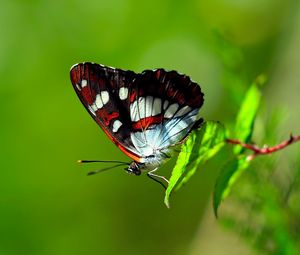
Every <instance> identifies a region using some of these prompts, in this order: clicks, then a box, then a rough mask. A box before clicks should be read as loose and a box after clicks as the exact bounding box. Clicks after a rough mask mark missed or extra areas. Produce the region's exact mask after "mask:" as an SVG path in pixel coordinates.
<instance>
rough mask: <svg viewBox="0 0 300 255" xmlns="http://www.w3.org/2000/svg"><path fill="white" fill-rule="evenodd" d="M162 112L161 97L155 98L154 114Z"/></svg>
mask: <svg viewBox="0 0 300 255" xmlns="http://www.w3.org/2000/svg"><path fill="white" fill-rule="evenodd" d="M160 113H161V99H160V98H154V102H153V109H152V116H155V115H158V114H160Z"/></svg>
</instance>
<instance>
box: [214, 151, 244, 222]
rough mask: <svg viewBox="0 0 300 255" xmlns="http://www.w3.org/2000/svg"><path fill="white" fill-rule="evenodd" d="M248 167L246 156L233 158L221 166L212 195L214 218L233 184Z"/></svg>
mask: <svg viewBox="0 0 300 255" xmlns="http://www.w3.org/2000/svg"><path fill="white" fill-rule="evenodd" d="M248 166H249V161H248V160H247V156H242V157H239V158H237V157H235V158H233V159H232V160H230V161H228V162H227V163H226V164H225V165H224V166H223V168H222V170H221V172H220V175H219V176H218V178H217V181H216V185H215V189H214V195H213V207H214V212H215V215H216V217H217V216H218V208H219V206H220V204H221V202H222V200H223V199H225V198H226V197H227V196H228V194H229V192H230V190H231V187H232V185H233V183H234V182H235V181H236V179H237V178H238V177H239V176H240V174H241V173H242V172H243V171H244V170H245V169H246V168H247V167H248Z"/></svg>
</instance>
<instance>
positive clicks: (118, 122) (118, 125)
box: [112, 120, 122, 133]
mask: <svg viewBox="0 0 300 255" xmlns="http://www.w3.org/2000/svg"><path fill="white" fill-rule="evenodd" d="M121 126H122V122H121V121H119V120H115V121H114V124H113V128H112V131H113V132H114V133H116V132H118V130H119V128H120V127H121Z"/></svg>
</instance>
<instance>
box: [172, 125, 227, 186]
mask: <svg viewBox="0 0 300 255" xmlns="http://www.w3.org/2000/svg"><path fill="white" fill-rule="evenodd" d="M225 132H226V131H225V128H224V126H223V125H222V124H220V123H219V122H216V121H208V122H205V123H204V124H203V126H202V128H201V129H200V130H197V131H196V141H195V144H194V147H193V150H192V154H191V156H190V160H189V163H188V165H187V167H186V168H187V170H188V172H187V174H186V175H185V176H184V178H183V179H182V180H181V182H180V183H179V184H178V186H177V188H176V190H178V189H179V188H181V187H182V185H184V184H185V183H187V182H188V180H189V179H190V178H191V177H192V176H193V175H194V174H195V172H196V171H197V169H198V167H199V165H200V164H203V163H205V162H206V161H207V160H209V159H210V158H212V157H213V156H214V155H216V154H217V152H218V151H219V150H220V149H221V148H222V147H223V146H224V144H225Z"/></svg>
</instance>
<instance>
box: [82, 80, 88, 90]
mask: <svg viewBox="0 0 300 255" xmlns="http://www.w3.org/2000/svg"><path fill="white" fill-rule="evenodd" d="M86 85H87V80H82V81H81V88H84V87H85V86H86Z"/></svg>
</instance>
